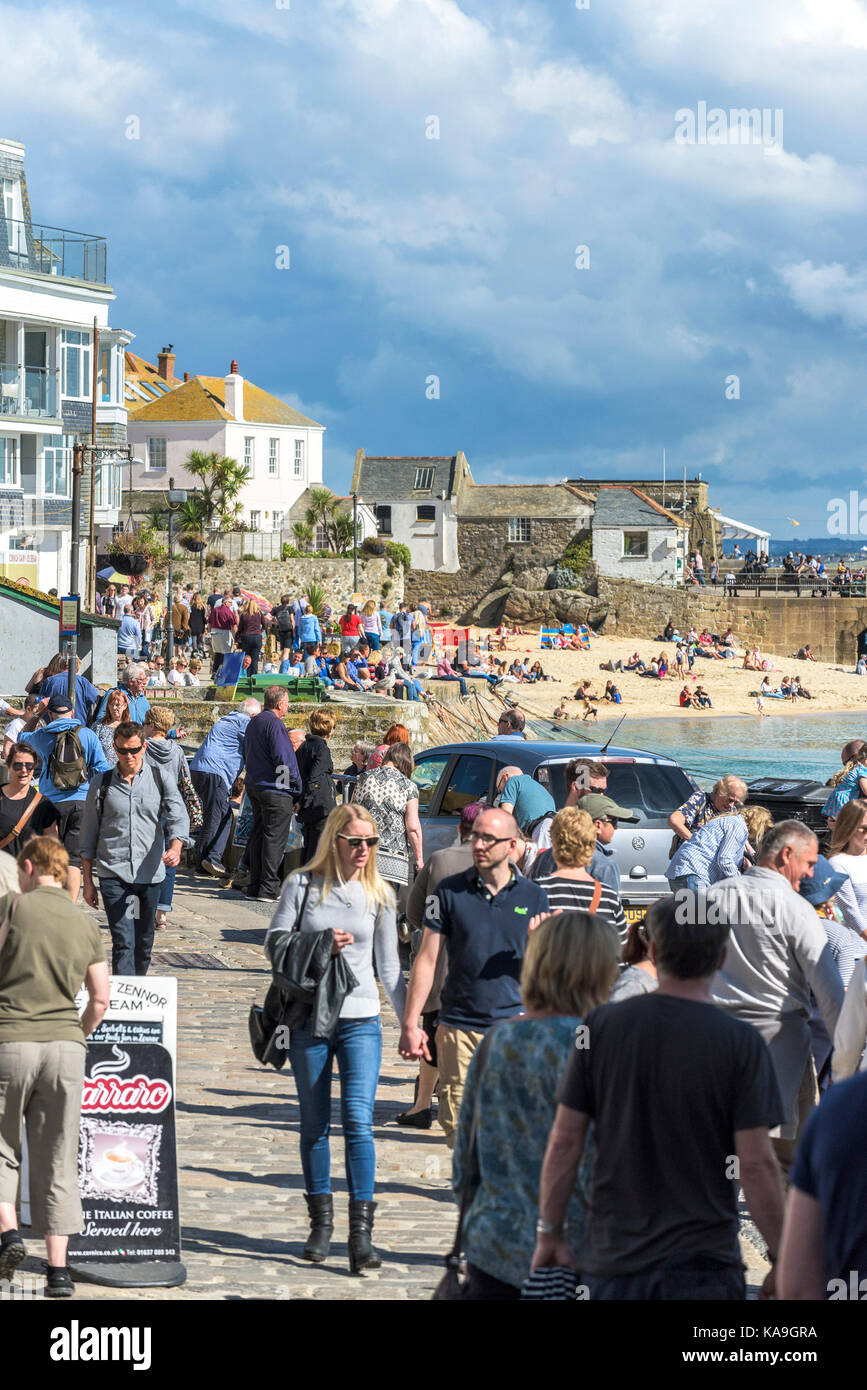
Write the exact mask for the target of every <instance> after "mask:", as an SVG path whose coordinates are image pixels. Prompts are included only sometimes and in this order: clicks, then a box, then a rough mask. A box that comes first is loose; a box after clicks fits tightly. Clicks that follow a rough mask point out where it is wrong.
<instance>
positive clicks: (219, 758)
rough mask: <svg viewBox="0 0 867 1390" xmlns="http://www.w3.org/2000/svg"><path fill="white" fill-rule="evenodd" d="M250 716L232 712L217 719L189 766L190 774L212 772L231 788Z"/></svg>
mask: <svg viewBox="0 0 867 1390" xmlns="http://www.w3.org/2000/svg"><path fill="white" fill-rule="evenodd" d="M249 723H250V715H249V714H243V713H242V712H241V710H233V712H232V713H231V714H226V715H224V716H223V718H222V719H218V720H217V722H216V724H215V725H214V727H213V728H212V729H211V731H210V733H209V734H207V735H206V737H205V741H204V743H203V744H202V746H201V748H200V749H199V751H198V752H197V753H196V755H195V757H194V758H193V759H192V761H191V763H190V772H212V773H215V774H216V776H217V777H221V778H222V779H223V781H224V782H225V784H226V786H227V787H229V788H230V789H231V787H232V783H233V782H234V781H235V778H236V777H237V776H238V773H239V772H240V771H241V768H242V767H243V766H244V738H245V735H246V733H247V726H248V724H249Z"/></svg>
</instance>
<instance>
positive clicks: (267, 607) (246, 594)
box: [241, 589, 272, 613]
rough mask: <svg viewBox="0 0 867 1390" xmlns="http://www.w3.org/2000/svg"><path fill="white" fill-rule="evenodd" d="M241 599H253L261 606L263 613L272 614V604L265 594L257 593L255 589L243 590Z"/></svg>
mask: <svg viewBox="0 0 867 1390" xmlns="http://www.w3.org/2000/svg"><path fill="white" fill-rule="evenodd" d="M241 598H242V599H244V600H249V599H252V600H253V602H254V603H256V604H258V605H259V607H260V608H261V609H262V612H263V613H270V612H271V607H272V605H271V603H270V602H269V601H268V599H266V597H265V595H264V594H259V593H257V592H256V590H255V589H242V590H241Z"/></svg>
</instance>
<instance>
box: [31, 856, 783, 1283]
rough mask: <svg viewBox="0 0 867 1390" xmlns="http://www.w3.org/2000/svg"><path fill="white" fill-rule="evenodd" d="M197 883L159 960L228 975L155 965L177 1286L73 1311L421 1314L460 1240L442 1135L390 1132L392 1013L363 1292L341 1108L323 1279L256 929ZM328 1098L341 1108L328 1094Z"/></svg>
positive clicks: (751, 1263)
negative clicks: (300, 1305)
mask: <svg viewBox="0 0 867 1390" xmlns="http://www.w3.org/2000/svg"><path fill="white" fill-rule="evenodd" d="M193 882H194V880H193V878H192V876H191V875H189V874H187V873H185V872H184V871H181V872H180V873H179V875H178V882H177V888H176V892H175V910H174V912H173V913H172V914H171V916H170V918H169V922H170V926H169V928H168V929H167V930H166V931H163V932H158V933H157V935H156V941H155V947H154V949H155V953H157V954H158V953H160V952H162V951H180V950H183V951H191V952H193V951H198V952H207V953H209V954H210V955H214V956H217V957H218V958H219V959H220V960H221V961H222V962H223V963H224V964H225V966H226V968H225V969H216V968H212V969H198V968H190V969H180V970H177V971H171V970H169V969H167V968H163V967H161V966H159V965H156V966H155V967H154V968H153V969H152V971H151V973H152V974H154V975H159V974H170V973H175V974H176V975H177V978H178V1074H177V1095H178V1102H177V1121H178V1163H179V1182H180V1209H181V1222H182V1241H183V1258H184V1263H185V1265H186V1269H187V1282H186V1284H184V1285H183V1286H182V1287H180V1288H177V1289H147V1290H138V1291H136V1292H135V1293H130V1292H129V1291H126V1290H119V1289H106V1288H101V1287H97V1286H95V1285H87V1286H83V1285H79V1286H78V1295H77V1296H78V1298H79V1299H82V1298H93V1299H96V1300H99V1301H102V1300H116V1299H127V1298H135V1299H136V1300H138V1299H145V1300H147V1299H310V1298H316V1299H428V1298H430V1296H431V1294H432V1292H433V1289H434V1287H435V1285H436V1283H437V1281H438V1279H439V1278H440V1275H441V1273H442V1269H443V1265H442V1255H443V1252H444V1251H445V1250H447V1249H448V1248H449V1246H450V1244H451V1240H452V1237H453V1235H454V1227H455V1220H456V1207H455V1205H454V1203H453V1201H452V1197H451V1192H450V1188H449V1181H448V1175H449V1171H450V1155H449V1153H448V1150H447V1148H446V1145H445V1140H444V1138H443V1137H442V1134H441V1131H440V1130H439V1129H438V1127H437V1126H436V1124H434V1127H433V1128H432V1129H431V1130H430V1131H428V1132H426V1133H425V1132H421V1133H420V1132H419V1131H414V1130H409V1131H408V1130H401V1129H400V1128H398V1127H397V1126H395V1125H394V1124H393V1123H390V1121H391V1120H392V1117H393V1116H394V1115H396V1114H398V1113H399V1112H400V1111H401V1110H402V1109H405V1108H406V1106H407V1105H408V1104H409V1102H410V1099H411V1096H412V1085H413V1080H414V1077H415V1067H414V1065H413V1064H410V1063H408V1062H404V1061H402V1060H401V1059H400V1057H398V1055H397V1038H398V1028H397V1024H396V1021H395V1019H394V1016H393V1014H392V1013H391V1009H390V1006H389V1005H388V1003H387V1002H386V1003H385V1004H384V1006H383V1016H382V1017H383V1067H382V1075H381V1076H380V1081H379V1088H378V1090H377V1097H376V1108H375V1111H374V1137H375V1140H376V1150H377V1170H376V1200H377V1202H378V1203H379V1206H378V1209H377V1213H376V1224H375V1236H374V1239H375V1243H376V1245H377V1247H378V1248H379V1249H380V1250H381V1251H382V1254H383V1265H382V1269H381V1270H379V1271H371V1272H368V1273H367V1274H366V1275H365V1276H364V1277H363V1278H359V1277H354V1276H352V1275H350V1273H349V1267H348V1261H347V1253H346V1235H347V1206H348V1197H347V1195H346V1184H345V1177H344V1168H343V1144H342V1137H341V1131H340V1124H339V1113H338V1110H337V1108H335V1112H334V1121H335V1123H334V1128H333V1131H332V1144H331V1149H332V1171H333V1173H334V1177H335V1194H336V1196H335V1239H334V1241H333V1243H332V1247H331V1254H330V1256H329V1260H328V1262H327V1264H325V1265H319V1266H317V1265H311V1264H309V1263H308V1262H307V1261H305V1260H302V1259H301V1257H300V1256H301V1248H302V1245H303V1243H304V1240H305V1239H306V1234H307V1219H306V1207H305V1204H304V1199H303V1196H302V1194H303V1191H304V1180H303V1177H302V1174H301V1164H300V1158H299V1152H298V1104H297V1100H296V1096H295V1090H294V1086H293V1082H292V1077H291V1073H290V1072H289V1068H288V1066H287V1067H286V1068H285V1069H284V1070H283V1071H282V1072H275V1071H274V1070H273V1069H271V1068H267V1069H265V1068H262V1067H260V1066H258V1065H257V1064H256V1062H255V1061H254V1060H253V1056H252V1053H251V1052H250V1046H249V1041H248V1037H247V1013H248V1010H249V1007H250V1004H251V1003H252V1002H253V1001H254V1000H258V1001H259V1002H261V1000H262V998H263V997H264V992H265V989H266V987H267V984H268V973H267V971H266V968H265V960H264V955H263V952H262V942H263V939H264V934H265V926H266V922H267V917H266V914H265V912H264V910H263V909H257V908H254V907H252V906H251V905H250V904H248V903H246V902H245V901H244V899H243V898H242V897H240V896H239V895H233V894H230V893H227V892H226V891H221V890H220V889H219V887H218V885H217V884H216V883H212V882H211V881H203V880H202V879H200V878H199V879H196V880H195V888H193ZM271 910H272V909H269V912H268V916H270V911H271ZM96 915H97V918H98V920H100V921H101V922H103V924H104V917H103V916H102V915H101V914H96ZM263 918H265V920H263ZM105 940H106V944H108V941H109V938H108V933H107V932H106V933H105ZM334 1095H335V1100H336V1099H337V1085H336V1078H335V1090H334ZM742 1245H743V1249H744V1257H745V1260H746V1262H747V1266H748V1278H749V1279H750V1282H751V1284H752V1285H753V1286H755V1284H756V1282H760V1281H761V1278H762V1277H763V1275H764V1270H765V1269H766V1265H765V1263H764V1261H763V1260H762V1259H761V1257H760V1255H759V1254H758V1252H757V1250H756V1248H755V1246H754V1245H753V1244H752V1243H751V1242H750V1241H749V1240H748V1239H745V1240H744V1241H743V1242H742ZM28 1246H29V1251H30V1252H31V1254H30V1256H29V1258H28V1260H27V1261H26V1263H25V1266H24V1267H23V1269H22V1271H21V1272H22V1273H31V1274H36V1273H37V1271H39V1270H40V1269H41V1267H42V1265H41V1257H42V1256H43V1254H44V1247H43V1246H42V1245H41V1244H40V1243H37V1242H29V1243H28Z"/></svg>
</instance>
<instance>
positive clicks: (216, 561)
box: [205, 550, 226, 570]
mask: <svg viewBox="0 0 867 1390" xmlns="http://www.w3.org/2000/svg"><path fill="white" fill-rule="evenodd" d="M225 563H226V557H225V555H220V554H219V552H217V551H213V550H212V551H211V553H210V554H209V555H206V556H205V564H206V565H208V566H209V567H210V568H211V569H215V570H218V569H222V568H223V565H224V564H225Z"/></svg>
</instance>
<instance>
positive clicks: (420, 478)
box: [413, 468, 434, 492]
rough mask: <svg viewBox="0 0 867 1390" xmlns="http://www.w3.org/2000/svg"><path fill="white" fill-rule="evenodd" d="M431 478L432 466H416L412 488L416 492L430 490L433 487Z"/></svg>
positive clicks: (432, 474)
mask: <svg viewBox="0 0 867 1390" xmlns="http://www.w3.org/2000/svg"><path fill="white" fill-rule="evenodd" d="M433 480H434V470H433V469H432V468H417V469H416V470H415V482H414V483H413V488H414V489H415V491H416V492H430V490H431V488H432V487H433Z"/></svg>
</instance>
